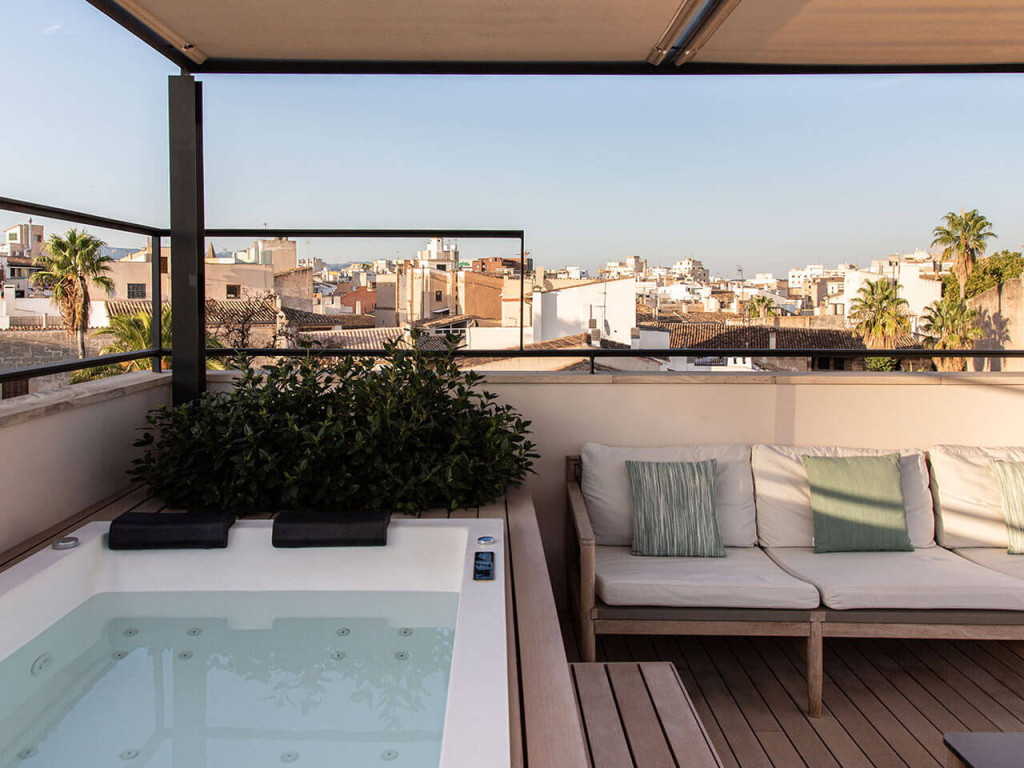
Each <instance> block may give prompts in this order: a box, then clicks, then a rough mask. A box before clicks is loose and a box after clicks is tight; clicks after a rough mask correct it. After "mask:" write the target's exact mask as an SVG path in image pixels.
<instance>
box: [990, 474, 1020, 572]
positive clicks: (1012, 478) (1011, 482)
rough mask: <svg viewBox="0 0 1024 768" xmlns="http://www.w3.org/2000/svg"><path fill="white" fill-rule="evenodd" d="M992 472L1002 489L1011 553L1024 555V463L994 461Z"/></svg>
mask: <svg viewBox="0 0 1024 768" xmlns="http://www.w3.org/2000/svg"><path fill="white" fill-rule="evenodd" d="M992 472H993V473H994V474H995V476H996V479H997V480H998V481H999V488H1000V490H1001V491H1002V502H1003V517H1005V518H1006V534H1007V536H1008V537H1009V539H1010V547H1009V549H1007V550H1006V551H1007V552H1008V553H1009V554H1011V555H1024V464H1021V463H1019V462H1016V461H998V460H993V461H992Z"/></svg>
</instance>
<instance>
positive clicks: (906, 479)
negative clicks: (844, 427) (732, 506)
mask: <svg viewBox="0 0 1024 768" xmlns="http://www.w3.org/2000/svg"><path fill="white" fill-rule="evenodd" d="M896 452H897V451H895V450H878V449H872V448H839V447H836V446H788V445H755V446H754V447H753V450H752V453H751V459H750V465H751V469H752V471H753V475H754V495H755V497H756V499H757V536H758V541H759V543H760V544H761V546H762V547H811V546H813V545H814V512H813V511H812V510H811V486H810V483H808V481H807V470H806V469H805V468H804V464H803V461H801V456H825V457H831V458H848V457H850V456H882V455H885V454H887V453H896ZM898 453H899V454H900V487H901V489H902V490H903V506H904V507H905V508H906V510H907V533H908V534H909V535H910V543H911V544H913V545H914V548H915V549H920V548H922V547H932V546H935V515H934V513H933V511H932V494H931V490H930V488H929V486H928V483H929V479H928V465H927V463H926V460H925V454H924V452H923V451H919V450H916V449H903V450H900V451H898Z"/></svg>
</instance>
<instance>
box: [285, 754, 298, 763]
mask: <svg viewBox="0 0 1024 768" xmlns="http://www.w3.org/2000/svg"><path fill="white" fill-rule="evenodd" d="M298 759H299V753H298V752H282V753H281V762H282V763H294V762H295V761H296V760H298Z"/></svg>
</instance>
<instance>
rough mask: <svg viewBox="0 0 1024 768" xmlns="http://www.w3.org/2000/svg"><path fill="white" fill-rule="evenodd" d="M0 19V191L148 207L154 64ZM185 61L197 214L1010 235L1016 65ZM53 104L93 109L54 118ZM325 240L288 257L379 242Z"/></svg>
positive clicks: (649, 234)
mask: <svg viewBox="0 0 1024 768" xmlns="http://www.w3.org/2000/svg"><path fill="white" fill-rule="evenodd" d="M11 26H12V27H13V29H14V32H15V34H13V35H12V42H11V46H10V49H9V56H8V57H7V59H6V64H5V66H8V67H16V69H12V75H14V76H15V77H14V79H15V81H16V82H18V83H19V87H18V89H17V90H16V93H17V98H16V102H17V104H19V105H20V107H19V108H18V110H17V113H18V114H23V115H25V118H24V119H16V120H10V121H5V123H4V124H3V125H2V126H0V147H3V150H2V151H3V161H4V169H5V179H6V181H7V184H5V185H4V186H5V189H4V191H3V193H4V194H5V195H8V196H12V197H21V198H26V199H29V200H35V201H39V202H46V203H51V204H55V205H61V206H65V207H69V208H78V209H82V210H87V211H90V212H96V213H101V214H106V215H111V216H116V217H118V218H125V219H133V220H138V221H140V222H142V223H147V224H150V223H151V224H156V225H162V224H165V223H166V216H167V158H166V144H165V141H164V138H163V137H164V136H165V135H166V88H165V79H164V78H165V77H166V75H169V74H173V73H174V70H173V67H171V66H170V65H169V64H168V63H167V62H166V61H165V60H164V59H162V58H161V57H160V56H159V55H158V54H157V53H155V52H154V51H152V50H151V49H149V48H148V47H146V46H144V45H142V44H140V43H139V42H138V41H137V40H136V39H134V38H133V37H132V36H131V35H129V34H128V33H127V32H125V31H124V30H123V29H121V28H119V27H118V26H116V25H115V24H114V23H113V22H111V21H110V20H109V19H107V18H106V17H104V16H103V15H102V14H100V13H99V12H97V11H95V10H94V9H92V8H91V7H89V6H88V5H87V4H83V3H77V2H67V0H42V1H41V2H38V3H35V4H32V5H31V6H29V7H26V6H23V5H22V6H19V7H18V9H17V13H16V14H13V15H12V21H11ZM97 50H100V51H102V52H103V54H104V55H102V56H99V57H97V56H96V51H97ZM84 59H88V60H89V61H90V66H89V67H82V66H80V64H76V62H80V61H82V60H84ZM201 79H202V80H203V82H204V87H205V89H206V94H207V98H206V105H207V108H206V115H205V118H206V120H205V126H206V147H207V153H206V157H207V162H206V180H207V222H208V224H209V225H210V226H253V227H260V226H262V224H263V223H264V222H267V223H268V224H269V226H271V227H273V226H280V227H287V226H338V227H435V226H451V227H477V228H490V227H494V228H517V229H518V228H522V229H524V230H525V231H526V236H527V249H528V250H529V251H530V252H531V256H532V257H533V258H534V260H535V263H536V264H537V265H539V266H545V267H560V266H563V265H564V264H579V265H581V266H584V267H585V268H588V269H591V270H594V269H596V267H597V266H598V265H600V264H603V263H604V262H606V261H610V260H616V259H621V258H624V257H625V256H627V255H634V254H635V255H639V256H641V257H644V258H646V259H648V260H649V261H650V262H652V263H659V264H671V263H673V262H674V261H676V260H677V259H683V258H687V257H691V256H692V257H695V258H698V259H700V260H702V261H703V262H704V263H705V264H706V265H707V266H708V267H709V268H710V269H711V271H712V272H714V273H716V274H721V275H723V276H732V275H734V274H736V266H737V265H742V266H743V269H744V273H745V274H747V275H753V274H754V273H756V272H774V273H776V274H777V275H779V274H784V273H785V271H786V270H788V269H789V268H791V267H795V266H801V265H804V264H817V263H823V264H826V265H832V264H836V263H840V262H855V263H859V264H866V263H869V262H870V261H871V260H872V259H875V258H882V257H884V256H885V255H887V254H890V253H898V252H912V251H914V250H915V249H917V248H922V247H923V248H927V247H928V245H929V244H930V242H931V232H932V229H933V228H934V227H935V226H937V225H938V224H939V223H940V219H941V217H942V216H943V214H945V213H946V212H947V211H950V210H959V209H960V208H961V207H966V208H968V209H970V208H978V209H979V210H981V212H982V213H983V214H985V215H986V216H987V217H988V218H989V219H990V220H991V221H992V222H993V225H994V228H995V231H996V232H997V234H998V235H999V239H998V240H996V241H994V242H993V243H992V247H991V248H990V252H992V251H997V250H1002V249H1004V248H1005V249H1010V250H1019V249H1020V247H1021V243H1022V242H1024V222H1022V221H1021V216H1020V203H1019V199H1018V197H1017V194H1015V193H1016V188H1017V186H1019V178H1020V177H1021V172H1022V171H1024V167H1022V166H1024V160H1022V159H1021V157H1020V153H1019V151H1017V146H1016V144H1017V142H1018V136H1019V135H1020V128H1021V125H1022V123H1024V119H1022V118H1024V99H1021V98H1020V95H1021V92H1022V91H1024V79H1022V78H1021V76H1017V75H1002V76H988V77H983V76H863V77H844V78H829V77H823V76H818V77H790V78H781V77H761V78H757V77H746V78H743V77H741V78H707V77H678V78H647V79H643V80H642V81H640V82H638V81H637V80H636V79H630V80H629V81H628V82H625V79H624V78H542V77H533V78H530V77H521V78H508V77H506V78H498V77H476V78H473V77H462V78H459V77H416V78H405V79H403V78H391V77H383V76H363V77H358V76H347V77H341V76H338V77H328V76H324V77H313V78H305V79H301V78H294V77H286V76H278V77H271V76H266V77H261V76H255V77H248V78H232V77H228V76H217V77H206V76H204V77H203V78H201ZM951 99H952V100H954V102H959V101H963V102H965V103H966V102H968V101H970V103H972V104H984V105H985V106H984V109H985V112H984V113H983V114H978V112H977V109H963V110H959V109H950V108H948V106H947V105H948V103H949V102H950V100H951ZM69 101H70V103H74V104H76V114H78V113H80V112H81V108H80V107H81V105H80V102H83V101H84V103H85V105H86V106H87V107H89V108H90V109H91V110H92V113H93V114H95V119H92V120H76V121H75V123H74V125H73V126H70V125H68V124H66V123H64V122H63V121H62V119H61V118H62V115H61V113H60V110H59V109H54V108H53V105H54V104H60V103H62V102H69ZM85 114H89V112H88V111H86V112H85ZM72 136H74V137H75V139H74V140H72V138H71V137H72ZM62 178H66V179H67V181H66V182H62V183H59V184H56V185H55V184H54V179H62ZM20 218H21V217H18V216H16V215H5V217H4V223H5V224H13V223H15V222H16V221H20ZM48 231H54V230H53V228H52V227H48ZM108 242H110V244H111V245H134V244H137V243H136V242H135V241H134V240H132V239H131V238H128V237H118V238H108ZM215 245H216V246H217V248H218V249H220V248H222V247H230V244H222V243H220V242H216V241H215ZM326 245H327V244H324V243H319V244H318V243H314V244H313V247H312V248H310V249H308V250H309V253H308V254H300V255H309V256H314V257H319V258H324V259H325V260H327V261H332V262H338V261H348V260H352V259H362V258H370V256H371V255H372V256H373V257H375V258H393V257H394V247H393V244H389V243H382V244H380V245H379V246H375V247H374V252H373V253H367V255H366V256H365V257H364V256H363V255H362V254H360V255H358V256H353V257H352V259H350V258H349V257H348V256H344V257H339V256H338V255H337V254H336V253H333V252H329V251H328V250H326ZM304 246H305V243H304V241H302V240H300V248H301V249H302V250H306V249H305V247H304ZM516 247H517V246H516V244H515V243H508V244H504V243H502V244H493V245H492V246H490V248H492V249H495V252H496V253H498V254H500V255H507V254H505V251H514V250H515V249H516ZM486 251H487V249H481V250H480V251H479V253H480V255H487V254H486ZM403 255H404V254H403Z"/></svg>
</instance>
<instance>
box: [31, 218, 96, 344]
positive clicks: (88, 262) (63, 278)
mask: <svg viewBox="0 0 1024 768" xmlns="http://www.w3.org/2000/svg"><path fill="white" fill-rule="evenodd" d="M103 245H104V243H103V241H102V240H100V239H99V238H97V237H95V236H93V235H90V234H89V233H87V232H84V231H82V232H79V231H78V230H77V229H69V230H68V231H67V232H65V233H64V234H63V235H56V234H55V235H50V238H49V240H47V241H46V250H45V251H44V252H43V254H42V255H40V256H37V257H36V259H35V263H36V264H39V265H41V266H42V267H43V268H42V270H41V271H39V272H36V273H35V274H33V275H32V282H33V283H34V284H41V285H43V286H45V287H47V288H49V289H50V290H51V291H52V292H53V293H52V296H51V298H52V300H53V302H54V304H56V305H57V307H58V308H59V309H60V314H61V316H62V317H63V318H64V323H65V325H67V328H68V333H75V334H77V335H78V357H79V358H84V357H85V333H86V331H87V330H89V284H90V283H94V284H95V285H97V286H99V287H100V288H103V289H104V290H106V291H111V290H113V288H114V283H113V281H112V280H111V279H110V278H109V277H107V276H106V274H105V273H106V272H108V271H109V270H110V268H109V267H108V266H107V264H109V263H110V262H112V261H113V259H112V258H110V257H109V256H103V255H101V254H100V252H99V251H100V248H101V247H102V246H103Z"/></svg>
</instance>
